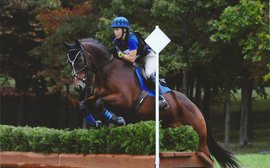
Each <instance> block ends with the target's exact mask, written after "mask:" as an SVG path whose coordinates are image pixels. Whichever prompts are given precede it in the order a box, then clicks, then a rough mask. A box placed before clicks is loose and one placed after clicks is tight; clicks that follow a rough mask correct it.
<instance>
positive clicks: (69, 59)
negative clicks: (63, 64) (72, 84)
mask: <svg viewBox="0 0 270 168" xmlns="http://www.w3.org/2000/svg"><path fill="white" fill-rule="evenodd" d="M71 51H78V52H77V54H76V55H75V57H74V59H73V60H72V59H71V58H70V55H69V52H71ZM81 52H83V49H70V50H68V53H67V58H68V62H69V63H70V65H71V67H72V74H73V76H74V78H75V79H79V80H81V81H83V82H85V81H86V79H87V75H86V74H87V73H85V75H84V77H83V78H80V77H78V74H79V73H80V72H82V71H85V72H87V71H88V70H87V69H88V68H87V62H86V59H85V55H84V53H83V54H82V55H83V58H84V66H83V67H82V68H81V69H80V70H78V71H76V70H75V67H74V65H75V62H76V60H77V59H78V56H79V55H80V53H81Z"/></svg>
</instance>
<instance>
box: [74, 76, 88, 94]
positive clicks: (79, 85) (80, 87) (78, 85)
mask: <svg viewBox="0 0 270 168" xmlns="http://www.w3.org/2000/svg"><path fill="white" fill-rule="evenodd" d="M74 86H75V87H74V89H75V90H76V91H77V92H79V93H84V90H85V87H86V84H85V82H84V81H82V80H78V79H75V80H74Z"/></svg>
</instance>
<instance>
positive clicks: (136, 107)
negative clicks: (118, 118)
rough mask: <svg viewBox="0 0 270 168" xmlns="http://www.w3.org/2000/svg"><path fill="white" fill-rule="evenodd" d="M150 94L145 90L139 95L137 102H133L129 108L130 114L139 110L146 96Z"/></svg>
mask: <svg viewBox="0 0 270 168" xmlns="http://www.w3.org/2000/svg"><path fill="white" fill-rule="evenodd" d="M147 95H148V93H147V91H145V90H143V91H142V92H141V93H140V95H139V96H138V97H137V99H136V100H135V102H134V103H133V105H132V106H131V107H130V108H128V109H127V113H128V114H134V113H135V112H137V111H138V110H139V108H140V107H141V104H142V102H143V101H144V99H145V98H146V96H147Z"/></svg>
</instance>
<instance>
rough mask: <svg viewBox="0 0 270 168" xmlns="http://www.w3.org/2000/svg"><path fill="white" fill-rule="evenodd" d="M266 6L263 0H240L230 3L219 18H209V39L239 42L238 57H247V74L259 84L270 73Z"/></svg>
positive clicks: (266, 78) (269, 37)
mask: <svg viewBox="0 0 270 168" xmlns="http://www.w3.org/2000/svg"><path fill="white" fill-rule="evenodd" d="M267 6H268V5H267V3H265V2H261V1H260V0H252V1H249V0H241V1H240V2H239V3H238V4H236V5H235V6H229V7H227V8H226V9H225V10H224V11H223V13H222V14H221V15H220V17H219V19H218V20H214V21H210V22H209V23H210V25H211V26H212V28H213V29H214V34H213V35H212V36H211V38H210V39H211V40H212V41H213V42H222V43H231V45H237V50H240V51H241V53H242V55H239V57H243V58H244V59H245V62H244V63H245V64H244V66H245V67H248V69H249V71H251V72H250V76H249V77H248V78H253V80H254V83H255V84H257V85H260V84H263V83H264V82H263V79H264V80H265V81H267V80H269V79H268V76H269V74H270V69H269V68H268V66H267V64H268V63H269V62H270V57H269V51H270V47H269V40H270V35H269V33H268V29H269V26H268V24H269V23H268V22H269V14H268V17H266V16H267V12H268V11H269V9H267V8H268V7H267ZM267 27H268V28H267ZM250 62H251V63H250ZM252 63H253V64H252Z"/></svg>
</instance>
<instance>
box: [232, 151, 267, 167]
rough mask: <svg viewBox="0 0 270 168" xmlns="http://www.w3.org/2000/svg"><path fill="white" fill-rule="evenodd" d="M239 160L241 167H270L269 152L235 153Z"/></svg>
mask: <svg viewBox="0 0 270 168" xmlns="http://www.w3.org/2000/svg"><path fill="white" fill-rule="evenodd" d="M236 156H237V158H238V159H239V161H240V162H241V164H240V165H241V167H242V168H269V167H270V153H269V154H240V155H236Z"/></svg>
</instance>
